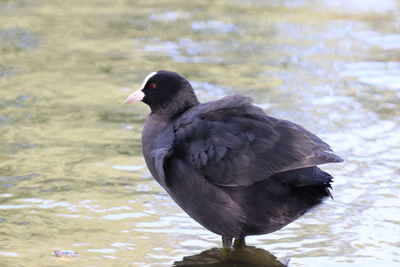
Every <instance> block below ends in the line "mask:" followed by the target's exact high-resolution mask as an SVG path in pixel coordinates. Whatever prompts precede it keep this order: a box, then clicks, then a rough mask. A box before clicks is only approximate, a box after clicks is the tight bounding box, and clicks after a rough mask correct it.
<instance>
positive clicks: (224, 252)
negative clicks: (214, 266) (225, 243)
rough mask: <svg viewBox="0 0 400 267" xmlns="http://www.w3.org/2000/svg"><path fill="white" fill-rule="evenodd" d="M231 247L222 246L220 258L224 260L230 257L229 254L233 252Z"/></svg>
mask: <svg viewBox="0 0 400 267" xmlns="http://www.w3.org/2000/svg"><path fill="white" fill-rule="evenodd" d="M231 251H232V250H231V249H230V248H221V255H220V260H221V261H224V260H226V259H227V258H228V256H229V255H230V254H231Z"/></svg>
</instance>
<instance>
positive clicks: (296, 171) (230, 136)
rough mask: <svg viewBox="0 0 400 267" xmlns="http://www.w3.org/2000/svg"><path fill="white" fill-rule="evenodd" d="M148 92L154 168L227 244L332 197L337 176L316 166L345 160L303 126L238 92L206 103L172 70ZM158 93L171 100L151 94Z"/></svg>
mask: <svg viewBox="0 0 400 267" xmlns="http://www.w3.org/2000/svg"><path fill="white" fill-rule="evenodd" d="M153 87H154V88H153ZM141 91H142V92H143V94H144V99H145V100H143V101H144V102H146V103H147V104H148V105H149V106H150V107H152V113H151V114H150V115H149V117H148V119H147V121H146V124H145V126H144V130H143V135H142V145H143V154H144V157H145V160H146V163H147V166H148V167H149V169H150V171H151V173H152V175H153V177H154V178H155V179H156V180H157V181H158V182H159V183H160V185H161V186H162V187H163V188H164V189H165V190H166V191H167V192H168V194H169V195H170V196H171V197H172V198H173V199H174V200H175V201H176V203H178V205H179V206H180V207H181V208H182V209H183V210H184V211H185V212H187V213H188V214H189V215H190V216H191V217H192V218H193V219H195V220H196V221H197V222H199V223H200V224H201V225H203V226H204V227H206V228H207V229H209V230H210V231H212V232H214V233H216V234H219V235H221V236H222V237H223V238H226V239H228V240H229V239H232V238H238V237H244V236H246V235H256V234H266V233H270V232H273V231H276V230H278V229H280V228H282V227H283V226H285V225H287V224H288V223H290V222H292V221H293V220H295V219H297V218H298V217H299V216H301V215H302V214H304V213H305V212H306V211H307V210H309V209H310V208H312V207H314V206H315V205H317V204H319V203H321V201H322V200H323V198H325V197H327V196H330V193H329V187H330V182H331V181H332V177H331V176H330V175H329V174H327V173H326V172H323V171H322V170H320V169H319V168H318V167H316V166H317V165H320V164H324V163H331V162H341V161H342V159H341V158H340V157H338V156H336V155H335V154H333V153H332V151H331V149H330V147H329V146H328V145H327V144H326V143H324V142H323V141H322V140H321V139H320V138H318V137H317V136H315V135H314V134H312V133H310V132H308V131H307V130H305V129H304V128H303V127H301V126H299V125H297V124H295V123H292V122H289V121H285V120H279V119H275V118H272V117H269V116H267V115H265V114H264V112H263V111H262V110H261V109H260V108H258V107H256V106H254V105H253V104H252V100H251V99H250V98H248V97H243V96H239V95H234V96H227V97H224V98H222V99H220V100H217V101H212V102H208V103H203V104H199V102H198V101H197V98H196V96H195V94H194V93H193V89H192V88H191V86H190V84H189V83H188V82H187V81H186V79H184V78H183V77H182V76H180V75H178V74H176V73H173V72H167V71H159V72H157V73H156V74H154V75H153V76H151V77H150V78H149V79H148V81H145V84H144V85H143V88H142V89H141ZM157 94H161V95H167V96H165V97H164V96H163V97H161V98H162V99H165V100H163V101H161V102H160V101H159V99H161V98H160V97H157V98H154V97H153V98H152V97H149V96H154V95H157Z"/></svg>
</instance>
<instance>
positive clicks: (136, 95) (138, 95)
mask: <svg viewBox="0 0 400 267" xmlns="http://www.w3.org/2000/svg"><path fill="white" fill-rule="evenodd" d="M143 97H144V93H143V92H142V90H141V89H139V90H137V91H135V92H133V93H132V94H130V95H129V96H128V97H127V98H126V99H125V104H131V103H135V102H139V101H141V100H142V99H143Z"/></svg>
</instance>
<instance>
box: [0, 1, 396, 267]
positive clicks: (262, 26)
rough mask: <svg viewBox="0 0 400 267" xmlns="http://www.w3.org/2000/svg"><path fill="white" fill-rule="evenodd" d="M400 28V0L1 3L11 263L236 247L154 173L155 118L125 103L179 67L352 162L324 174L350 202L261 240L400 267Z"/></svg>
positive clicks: (136, 260)
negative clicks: (147, 155)
mask: <svg viewBox="0 0 400 267" xmlns="http://www.w3.org/2000/svg"><path fill="white" fill-rule="evenodd" d="M399 25H400V2H399V1H396V0H382V1H372V0H363V1H361V0H352V1H333V0H332V1H329V0H325V1H313V0H292V1H289V0H287V1H259V0H249V1H246V0H232V1H218V2H215V3H213V4H212V5H210V4H209V3H208V2H207V1H203V2H201V3H192V2H182V1H132V0H119V1H101V0H94V1H84V2H82V1H76V0H70V1H59V0H52V1H50V0H48V1H45V0H30V1H5V0H1V1H0V265H1V266H64V265H67V264H68V265H73V266H75V265H76V266H128V265H129V266H170V265H171V264H172V263H173V262H174V261H180V260H182V258H183V257H185V256H191V255H195V254H199V253H200V252H202V251H204V250H208V249H211V248H212V247H218V246H220V239H219V237H218V236H216V235H214V234H212V233H210V232H208V231H207V230H205V229H203V228H202V227H201V226H199V225H198V224H197V223H195V222H194V221H193V220H192V219H190V218H189V217H188V216H187V215H186V214H184V213H183V212H182V211H181V210H180V209H179V208H178V207H177V206H176V205H175V204H174V203H173V201H172V200H171V199H170V198H169V197H168V196H167V195H166V194H165V193H164V192H163V190H161V188H160V186H158V185H157V184H156V183H155V182H154V181H153V180H152V178H151V176H150V174H149V172H148V171H147V169H146V167H145V165H144V160H143V158H142V156H141V147H140V136H141V129H142V125H143V122H144V118H145V116H146V114H147V113H148V109H147V107H146V106H145V105H143V104H138V105H136V106H126V105H123V100H124V99H125V97H126V96H127V95H128V94H129V92H130V91H131V90H133V89H135V88H136V87H138V86H139V85H140V83H141V81H142V79H143V78H144V77H145V76H146V75H147V74H148V73H150V72H152V71H154V70H158V69H170V70H174V71H177V72H179V73H182V74H183V75H184V76H186V77H187V78H188V79H189V80H191V81H193V85H194V87H195V89H196V90H197V92H198V94H199V96H200V98H201V99H202V100H204V101H206V100H212V99H217V98H219V97H221V96H224V95H227V94H232V93H241V94H245V95H248V96H251V97H253V98H254V99H255V102H256V103H257V104H258V105H259V106H260V107H262V108H263V109H265V111H266V112H267V113H268V114H270V115H272V116H276V117H279V118H285V119H289V120H292V121H295V122H297V123H299V124H301V125H303V126H305V127H306V128H307V129H309V130H311V131H312V132H314V133H316V134H318V135H319V136H321V137H322V138H323V139H324V140H325V141H326V142H328V143H329V144H330V145H331V146H332V147H333V149H334V150H335V151H336V152H337V153H338V154H339V155H341V156H342V157H343V158H345V160H346V162H345V163H344V164H331V165H326V166H324V169H325V170H327V171H329V172H330V173H331V174H332V175H333V176H334V177H335V183H334V200H328V201H326V203H325V204H324V205H323V206H320V207H319V208H317V209H315V210H314V211H312V212H310V213H309V214H307V215H306V216H304V217H303V218H301V219H299V220H298V221H296V222H294V223H292V224H290V225H288V226H287V227H285V228H284V229H282V230H280V231H278V232H275V233H273V234H270V235H264V236H258V237H250V238H248V240H247V241H248V243H249V244H251V245H254V246H257V247H258V248H262V249H265V250H268V251H270V252H271V253H272V254H274V255H275V256H277V257H278V258H282V257H285V256H286V255H287V254H290V256H291V266H325V267H327V266H399V265H400V227H399V226H400V220H399V217H398V214H400V200H399V194H400V182H399V179H398V177H399V175H400V168H399V161H400V146H399V144H400V127H399V126H400V116H399V115H400V112H399V110H400V56H399V55H400V28H399ZM53 250H73V251H76V252H79V254H80V255H79V257H73V258H57V257H55V256H53V255H52V251H53Z"/></svg>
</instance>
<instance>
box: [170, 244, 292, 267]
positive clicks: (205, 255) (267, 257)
mask: <svg viewBox="0 0 400 267" xmlns="http://www.w3.org/2000/svg"><path fill="white" fill-rule="evenodd" d="M288 263H289V258H288V257H287V258H286V259H284V260H283V261H282V262H281V261H279V260H278V259H277V258H276V257H275V256H274V255H272V254H271V253H269V252H268V251H266V250H264V249H261V248H256V247H252V246H246V247H241V248H238V249H235V250H233V251H232V252H231V253H230V254H229V255H228V256H226V257H225V258H224V259H221V249H219V248H212V249H209V250H205V251H203V252H201V253H200V254H197V255H193V256H186V257H184V258H183V259H182V260H181V261H176V262H174V264H173V266H218V267H223V266H226V267H228V266H236V267H256V266H258V267H261V266H263V267H285V266H288Z"/></svg>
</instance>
